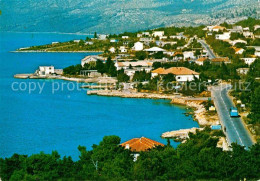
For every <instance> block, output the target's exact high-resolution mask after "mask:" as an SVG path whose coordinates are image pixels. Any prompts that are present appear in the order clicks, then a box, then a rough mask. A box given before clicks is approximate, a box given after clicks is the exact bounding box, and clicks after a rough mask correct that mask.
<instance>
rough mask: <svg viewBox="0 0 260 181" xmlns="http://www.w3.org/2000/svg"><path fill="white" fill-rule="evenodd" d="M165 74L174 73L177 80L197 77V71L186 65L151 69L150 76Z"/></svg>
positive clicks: (181, 80)
mask: <svg viewBox="0 0 260 181" xmlns="http://www.w3.org/2000/svg"><path fill="white" fill-rule="evenodd" d="M167 74H173V75H175V76H176V81H178V82H187V81H193V80H194V77H196V78H197V79H199V73H197V72H195V71H193V70H190V69H188V68H186V67H171V68H169V69H164V68H158V69H156V70H154V71H152V77H156V76H158V75H167Z"/></svg>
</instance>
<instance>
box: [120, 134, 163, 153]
mask: <svg viewBox="0 0 260 181" xmlns="http://www.w3.org/2000/svg"><path fill="white" fill-rule="evenodd" d="M121 146H123V147H125V148H126V149H130V150H131V151H134V152H141V151H147V150H149V149H152V148H154V147H156V146H164V144H162V143H159V142H157V141H154V140H151V139H149V138H145V137H141V138H133V139H131V140H129V141H127V142H124V143H122V144H121ZM127 147H128V148H127Z"/></svg>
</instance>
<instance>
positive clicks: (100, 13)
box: [0, 0, 260, 33]
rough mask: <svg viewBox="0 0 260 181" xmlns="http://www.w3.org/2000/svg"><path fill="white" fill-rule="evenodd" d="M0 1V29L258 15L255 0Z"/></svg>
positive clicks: (114, 26)
mask: <svg viewBox="0 0 260 181" xmlns="http://www.w3.org/2000/svg"><path fill="white" fill-rule="evenodd" d="M258 5H259V6H258ZM0 7H1V11H2V15H1V16H0V30H1V31H27V32H30V31H34V32H36V31H37V32H54V31H55V32H65V33H68V32H70V33H72V32H73V33H93V32H99V33H121V32H124V31H138V30H144V29H150V28H158V27H162V26H172V25H175V26H198V25H201V24H217V23H222V22H224V21H229V22H232V21H233V22H236V21H239V20H241V19H246V18H247V17H254V18H260V17H259V11H260V8H259V7H260V4H259V2H258V0H247V1H245V0H142V1H138V0H97V1H92V0H85V1H82V0H46V1H44V2H43V1H38V0H27V1H23V2H21V1H19V0H12V1H7V0H1V1H0Z"/></svg>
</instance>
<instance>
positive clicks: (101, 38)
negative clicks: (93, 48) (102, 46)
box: [98, 34, 108, 40]
mask: <svg viewBox="0 0 260 181" xmlns="http://www.w3.org/2000/svg"><path fill="white" fill-rule="evenodd" d="M107 37H108V35H103V34H101V35H98V39H99V40H106V39H107Z"/></svg>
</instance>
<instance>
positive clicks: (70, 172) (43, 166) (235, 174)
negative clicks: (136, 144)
mask: <svg viewBox="0 0 260 181" xmlns="http://www.w3.org/2000/svg"><path fill="white" fill-rule="evenodd" d="M222 135H223V133H221V131H210V129H209V128H206V129H205V130H204V131H201V132H197V134H196V135H194V134H190V138H189V139H188V140H187V142H186V143H183V144H180V145H179V146H178V147H177V148H176V149H175V148H173V147H171V146H170V145H167V146H164V147H157V148H154V149H152V150H150V151H147V152H141V153H140V156H139V157H138V159H137V161H136V162H134V161H133V155H132V153H131V151H130V150H127V149H124V148H123V147H121V146H119V144H120V138H119V137H117V136H105V137H104V138H103V140H102V141H101V142H100V143H99V145H93V146H92V150H89V151H88V150H86V147H84V146H79V147H78V150H79V151H80V156H79V160H77V161H73V160H72V159H71V157H63V158H61V157H60V155H59V154H58V153H57V152H56V151H53V152H52V153H51V154H45V153H40V154H34V155H31V156H26V155H18V154H14V155H13V156H12V157H10V158H5V159H2V158H1V159H0V167H1V169H0V177H1V179H2V180H3V181H6V180H182V179H184V180H196V179H198V180H200V179H201V180H244V179H245V178H246V179H249V180H257V179H259V178H260V172H259V170H260V145H259V144H256V145H254V146H252V147H251V148H250V149H249V150H245V149H244V148H243V147H242V146H239V145H237V144H232V151H222V149H221V148H217V147H216V145H217V142H218V137H219V136H222Z"/></svg>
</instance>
